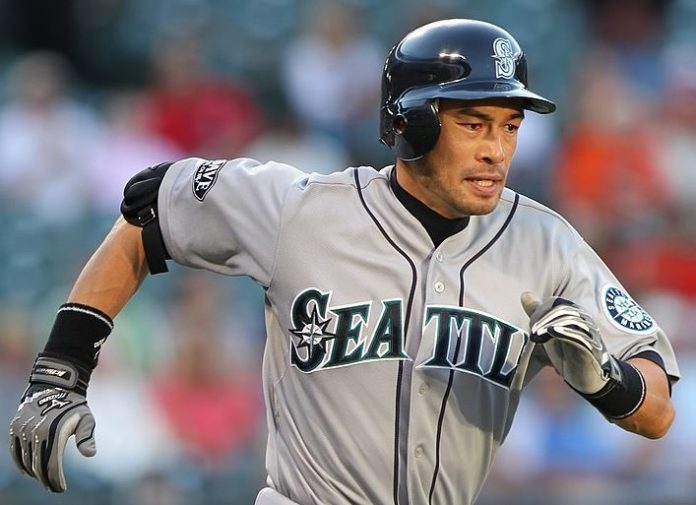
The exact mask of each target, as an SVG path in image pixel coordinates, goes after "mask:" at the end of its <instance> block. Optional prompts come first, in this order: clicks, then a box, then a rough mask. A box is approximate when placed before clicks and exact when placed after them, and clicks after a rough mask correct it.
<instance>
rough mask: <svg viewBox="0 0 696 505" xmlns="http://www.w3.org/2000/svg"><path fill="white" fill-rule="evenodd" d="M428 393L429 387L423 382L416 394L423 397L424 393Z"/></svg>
mask: <svg viewBox="0 0 696 505" xmlns="http://www.w3.org/2000/svg"><path fill="white" fill-rule="evenodd" d="M428 391H430V386H429V385H428V383H427V382H424V383H423V384H421V385H420V386H419V387H418V393H419V394H420V395H421V396H423V395H424V394H425V393H427V392H428Z"/></svg>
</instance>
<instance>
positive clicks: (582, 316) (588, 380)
mask: <svg viewBox="0 0 696 505" xmlns="http://www.w3.org/2000/svg"><path fill="white" fill-rule="evenodd" d="M521 301H522V306H523V307H524V310H525V311H526V312H527V315H529V317H530V327H531V330H532V334H531V340H532V342H535V343H537V344H542V345H543V346H544V349H545V350H546V354H547V355H548V357H549V359H550V361H551V364H552V365H553V366H554V368H555V369H556V370H557V371H558V373H559V374H560V375H561V377H563V378H564V379H565V381H566V382H567V383H568V384H570V385H571V386H572V387H573V388H574V389H575V390H577V391H579V392H580V393H583V394H595V393H597V392H599V391H601V390H602V389H603V388H604V387H605V386H606V385H607V383H608V382H609V381H611V380H619V381H620V379H621V371H620V369H619V367H618V365H617V363H616V359H615V358H614V357H613V356H612V355H611V354H609V352H608V351H607V348H606V346H605V344H604V342H603V340H602V336H601V334H600V331H599V328H598V327H597V324H596V323H595V321H594V320H593V318H592V316H590V315H589V314H588V313H587V312H586V311H585V310H583V309H582V308H581V307H579V306H578V305H576V304H575V303H573V302H571V301H569V300H565V299H563V298H558V297H551V298H549V299H547V300H546V301H544V302H543V303H542V302H541V301H540V300H539V299H537V297H536V296H535V295H534V294H533V293H529V292H525V293H523V294H522V297H521Z"/></svg>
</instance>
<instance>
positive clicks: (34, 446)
mask: <svg viewBox="0 0 696 505" xmlns="http://www.w3.org/2000/svg"><path fill="white" fill-rule="evenodd" d="M36 369H37V365H35V366H34V374H32V377H34V376H35V373H36ZM59 372H60V370H58V373H59ZM46 380H50V379H46ZM56 382H60V380H59V379H58V380H57V381H56ZM94 427H95V423H94V417H93V416H92V412H91V411H90V409H89V406H88V405H87V398H86V397H85V396H84V395H83V394H81V393H78V392H77V391H73V390H71V389H68V388H66V387H61V386H57V385H55V384H48V383H32V382H30V383H29V387H28V388H27V390H26V392H25V393H24V396H23V397H22V401H21V403H20V405H19V408H18V410H17V415H16V416H15V417H14V419H12V422H11V423H10V440H9V448H10V455H11V458H12V460H13V461H14V463H15V464H16V465H17V467H18V468H19V470H20V471H21V472H22V473H24V474H26V475H28V476H30V477H33V478H35V479H37V480H38V481H39V482H41V483H42V484H43V485H44V486H45V487H46V489H48V490H49V491H52V492H54V493H62V492H64V491H65V490H66V489H67V484H66V482H65V475H64V473H63V454H64V452H65V446H66V443H67V441H68V439H69V438H70V437H71V436H72V435H75V442H76V444H77V448H78V450H79V451H80V452H81V453H82V454H83V455H84V456H87V457H91V456H94V455H95V454H96V452H97V448H96V445H95V441H94Z"/></svg>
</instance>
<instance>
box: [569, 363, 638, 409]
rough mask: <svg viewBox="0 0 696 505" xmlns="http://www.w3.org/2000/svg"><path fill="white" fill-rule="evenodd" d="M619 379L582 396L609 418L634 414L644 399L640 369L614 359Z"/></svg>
mask: <svg viewBox="0 0 696 505" xmlns="http://www.w3.org/2000/svg"><path fill="white" fill-rule="evenodd" d="M616 364H617V365H618V367H619V368H620V369H621V380H620V381H616V380H611V381H609V383H607V385H606V386H604V387H603V388H602V389H601V390H600V391H598V392H597V393H594V394H591V395H588V394H582V393H581V394H582V396H583V397H584V398H585V399H586V400H587V401H588V402H590V403H591V404H592V405H594V406H595V407H596V408H597V410H599V411H600V412H601V413H602V414H603V415H604V416H605V417H607V418H608V419H610V420H619V419H623V418H625V417H628V416H630V415H632V414H634V413H635V412H636V411H637V410H638V409H639V408H640V406H641V405H643V402H644V401H645V379H644V378H643V374H641V373H640V371H639V370H638V369H637V368H636V367H634V366H633V365H631V364H630V363H628V362H626V361H621V360H616Z"/></svg>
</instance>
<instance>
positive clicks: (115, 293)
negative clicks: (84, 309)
mask: <svg viewBox="0 0 696 505" xmlns="http://www.w3.org/2000/svg"><path fill="white" fill-rule="evenodd" d="M140 232H141V230H140V228H138V227H136V226H133V225H130V224H128V223H127V222H126V221H125V220H124V219H123V218H119V219H118V220H117V221H116V223H115V224H114V227H113V228H112V229H111V231H110V232H109V234H108V235H107V236H106V238H105V239H104V242H102V244H101V245H100V246H99V248H98V249H97V251H96V252H95V253H94V254H93V255H92V257H91V258H90V260H89V261H88V262H87V264H86V265H85V267H84V268H83V270H82V272H81V273H80V276H79V277H78V279H77V282H76V283H75V285H74V287H73V289H72V291H71V293H70V296H69V298H68V301H69V302H74V303H81V304H83V305H88V306H90V307H94V308H97V309H99V310H101V311H102V312H104V313H106V314H108V315H109V316H110V317H112V318H113V317H115V316H116V315H117V314H118V313H119V312H120V311H121V309H122V308H123V307H124V305H125V304H126V303H127V302H128V300H130V298H131V297H132V296H133V295H134V294H135V292H136V291H137V289H138V287H139V286H140V283H141V282H142V281H143V279H144V278H145V276H146V275H147V273H148V267H147V261H146V259H145V251H144V249H143V245H142V240H141V237H140Z"/></svg>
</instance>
